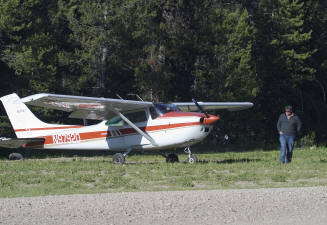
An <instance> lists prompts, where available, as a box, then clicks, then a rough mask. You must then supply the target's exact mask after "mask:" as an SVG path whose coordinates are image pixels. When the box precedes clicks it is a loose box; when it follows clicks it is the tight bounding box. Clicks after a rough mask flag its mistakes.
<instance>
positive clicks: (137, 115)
mask: <svg viewBox="0 0 327 225" xmlns="http://www.w3.org/2000/svg"><path fill="white" fill-rule="evenodd" d="M124 116H126V117H127V118H128V119H129V120H130V121H131V122H132V123H138V122H144V121H147V118H146V114H145V111H139V112H133V113H128V114H124Z"/></svg>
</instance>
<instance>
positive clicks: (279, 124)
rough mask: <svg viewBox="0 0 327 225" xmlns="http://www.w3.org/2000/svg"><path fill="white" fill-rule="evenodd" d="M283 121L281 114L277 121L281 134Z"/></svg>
mask: <svg viewBox="0 0 327 225" xmlns="http://www.w3.org/2000/svg"><path fill="white" fill-rule="evenodd" d="M281 123H282V121H281V115H280V116H279V118H278V121H277V130H278V133H279V134H282V132H281V129H282V124H281Z"/></svg>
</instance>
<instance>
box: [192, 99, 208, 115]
mask: <svg viewBox="0 0 327 225" xmlns="http://www.w3.org/2000/svg"><path fill="white" fill-rule="evenodd" d="M192 102H194V104H195V105H196V106H197V107H198V108H199V109H200V112H202V113H204V115H206V117H207V118H209V115H208V113H207V112H206V111H204V110H203V108H202V107H201V106H200V105H199V103H198V102H197V101H196V100H195V99H194V98H192Z"/></svg>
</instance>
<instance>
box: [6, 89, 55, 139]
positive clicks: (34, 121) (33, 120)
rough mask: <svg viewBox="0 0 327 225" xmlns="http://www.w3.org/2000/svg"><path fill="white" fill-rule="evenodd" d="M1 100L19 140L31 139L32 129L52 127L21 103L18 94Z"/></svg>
mask: <svg viewBox="0 0 327 225" xmlns="http://www.w3.org/2000/svg"><path fill="white" fill-rule="evenodd" d="M0 100H1V101H2V104H3V106H4V108H5V110H6V112H7V115H8V117H9V120H10V122H11V125H12V127H13V129H14V131H15V134H16V136H17V138H26V137H30V136H32V135H31V134H30V133H31V132H29V131H30V130H31V129H32V128H44V127H48V126H49V125H50V124H47V123H44V122H42V121H41V120H39V119H38V118H37V117H36V116H35V115H34V114H33V113H32V112H31V111H30V110H29V108H27V106H26V105H25V104H24V103H21V102H20V98H19V97H18V95H17V94H16V93H13V94H10V95H6V96H3V97H1V98H0Z"/></svg>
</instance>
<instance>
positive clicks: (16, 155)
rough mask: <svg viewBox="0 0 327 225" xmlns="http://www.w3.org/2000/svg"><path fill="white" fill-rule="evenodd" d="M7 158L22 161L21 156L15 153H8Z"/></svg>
mask: <svg viewBox="0 0 327 225" xmlns="http://www.w3.org/2000/svg"><path fill="white" fill-rule="evenodd" d="M8 158H9V160H22V159H24V158H23V155H22V154H20V153H16V152H13V153H10V155H9V157H8Z"/></svg>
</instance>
